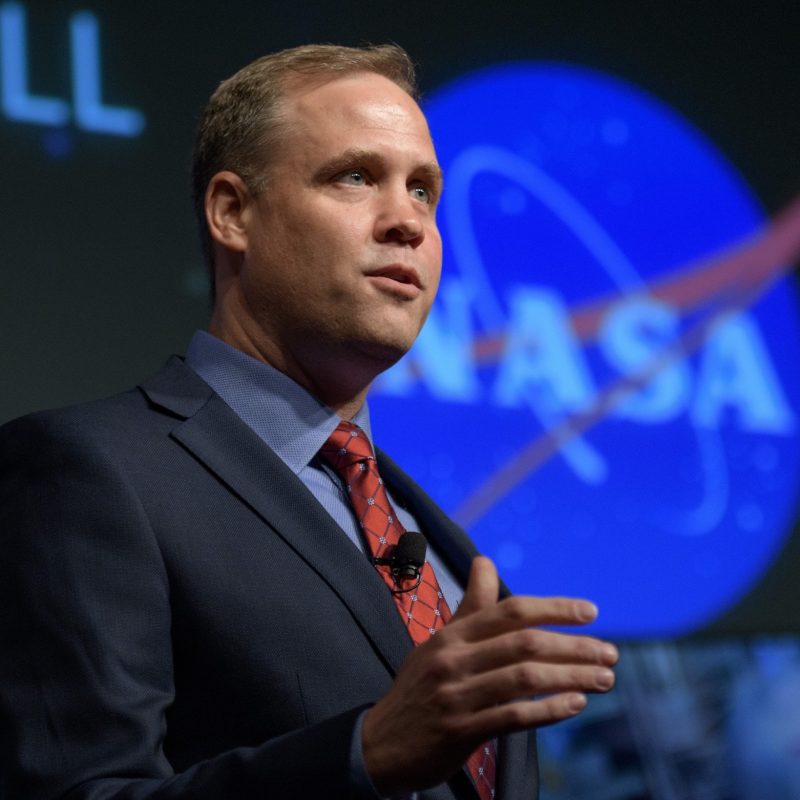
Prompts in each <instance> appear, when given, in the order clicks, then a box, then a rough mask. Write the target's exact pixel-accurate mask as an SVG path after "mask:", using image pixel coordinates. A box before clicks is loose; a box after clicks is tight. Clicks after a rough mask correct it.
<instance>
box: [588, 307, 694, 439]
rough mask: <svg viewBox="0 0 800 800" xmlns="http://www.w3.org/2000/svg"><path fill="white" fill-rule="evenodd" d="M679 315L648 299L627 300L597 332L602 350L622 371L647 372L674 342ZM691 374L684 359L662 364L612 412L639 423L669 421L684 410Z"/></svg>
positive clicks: (606, 319) (608, 316)
mask: <svg viewBox="0 0 800 800" xmlns="http://www.w3.org/2000/svg"><path fill="white" fill-rule="evenodd" d="M679 332H680V316H679V314H678V313H677V312H676V311H675V310H674V309H673V308H671V307H670V306H668V305H666V304H665V303H661V302H659V301H657V300H653V299H651V298H648V297H637V298H634V299H631V300H626V301H624V302H622V303H620V304H618V305H616V306H614V307H612V308H611V309H610V311H609V312H608V313H607V314H606V315H605V317H604V318H603V322H602V324H601V326H600V330H599V331H598V341H599V345H600V349H601V350H602V352H603V355H604V356H605V358H606V360H607V361H608V363H609V364H611V366H613V367H615V368H616V369H617V371H618V372H619V373H620V374H622V375H635V374H636V373H638V372H640V371H642V370H646V369H647V368H648V367H649V366H651V365H652V364H653V363H654V361H656V360H657V359H658V357H659V354H663V353H664V351H665V350H666V349H667V348H668V347H669V346H670V345H671V344H672V343H673V342H674V341H675V340H676V338H677V336H678V334H679ZM691 387H692V375H691V371H690V369H689V365H688V363H687V362H686V361H671V362H670V363H665V364H664V365H663V366H661V367H660V368H659V369H658V370H657V371H656V372H655V374H654V375H653V377H652V378H650V380H648V382H647V383H646V385H645V386H643V387H642V388H641V389H639V390H638V391H635V392H632V393H631V394H629V395H627V396H626V397H625V398H624V399H623V400H622V401H621V402H620V403H619V404H618V405H617V406H616V407H615V408H614V409H613V411H612V413H613V414H614V416H616V417H621V418H624V419H632V420H636V421H637V422H649V423H658V422H667V421H669V420H671V419H674V418H675V417H677V416H678V415H679V414H681V412H682V411H683V410H684V409H685V408H686V404H687V402H688V399H689V393H690V391H691Z"/></svg>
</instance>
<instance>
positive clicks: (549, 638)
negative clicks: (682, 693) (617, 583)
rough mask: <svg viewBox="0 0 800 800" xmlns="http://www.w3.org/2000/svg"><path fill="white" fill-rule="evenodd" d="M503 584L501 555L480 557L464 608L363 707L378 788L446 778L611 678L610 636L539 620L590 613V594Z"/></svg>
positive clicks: (579, 618) (571, 620)
mask: <svg viewBox="0 0 800 800" xmlns="http://www.w3.org/2000/svg"><path fill="white" fill-rule="evenodd" d="M498 592H499V579H498V577H497V571H496V569H495V567H494V564H493V563H492V562H491V561H490V560H489V559H488V558H484V557H482V556H478V557H477V558H476V559H475V560H474V561H473V564H472V570H471V572H470V577H469V582H468V584H467V588H466V591H465V593H464V597H463V599H462V602H461V605H460V606H459V608H458V611H457V612H456V613H455V614H454V615H453V618H452V619H451V620H450V622H449V623H448V624H447V625H446V626H445V627H444V628H443V629H442V630H440V631H439V632H438V633H437V634H436V635H435V636H433V637H432V638H431V639H430V640H429V641H427V642H425V643H424V644H422V645H420V646H419V647H417V648H415V649H414V650H413V651H412V653H411V654H410V655H409V657H408V658H407V659H406V661H405V663H404V664H403V666H402V668H401V669H400V671H399V672H398V674H397V678H396V679H395V682H394V684H393V685H392V688H391V689H390V690H389V692H388V693H387V694H386V695H385V696H384V697H383V698H382V699H381V700H380V701H378V703H376V704H375V706H373V708H371V709H370V710H369V711H368V712H367V714H366V715H365V717H364V727H363V748H364V760H365V764H366V767H367V771H368V772H369V774H370V777H371V778H372V781H373V783H374V784H375V787H376V789H377V790H378V791H379V792H380V793H381V794H384V795H391V794H395V793H398V792H410V791H414V790H418V789H423V788H425V787H428V786H433V785H435V784H437V783H441V782H442V781H444V780H447V778H449V777H450V776H451V775H452V774H453V773H454V772H456V770H458V769H459V767H460V766H461V765H462V764H463V763H464V762H465V761H466V759H467V757H468V756H469V754H470V753H471V752H472V751H473V750H474V749H475V748H476V747H478V745H480V744H482V743H483V742H485V741H487V740H488V739H492V738H494V737H495V736H499V735H501V734H504V733H510V732H513V731H519V730H524V729H526V728H531V727H539V726H542V725H549V724H551V723H553V722H558V721H560V720H563V719H567V718H568V717H572V716H574V715H575V714H577V713H578V712H580V711H581V710H582V709H583V708H584V707H585V705H586V696H585V694H584V693H585V692H605V691H608V690H609V689H610V688H611V687H612V686H613V685H614V673H613V672H612V670H611V669H610V667H612V666H613V665H614V664H615V663H616V661H617V658H618V654H617V650H616V648H615V647H614V646H613V645H611V644H608V643H606V642H602V641H600V640H598V639H594V638H592V637H589V636H578V635H572V634H564V633H556V632H554V631H546V630H540V629H539V628H538V626H541V625H558V626H564V625H585V624H587V623H589V622H592V621H593V620H594V619H595V617H596V616H597V609H596V608H595V606H594V605H593V604H592V603H589V602H587V601H586V600H575V599H570V598H563V597H526V596H517V597H509V598H506V599H504V600H500V601H498ZM534 695H535V696H536V697H534Z"/></svg>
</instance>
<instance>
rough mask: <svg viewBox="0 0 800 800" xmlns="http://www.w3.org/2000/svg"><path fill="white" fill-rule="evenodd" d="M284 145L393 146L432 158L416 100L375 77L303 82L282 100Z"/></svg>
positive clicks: (430, 145)
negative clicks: (379, 144) (382, 144)
mask: <svg viewBox="0 0 800 800" xmlns="http://www.w3.org/2000/svg"><path fill="white" fill-rule="evenodd" d="M282 117H283V121H284V131H285V133H284V136H285V139H284V142H285V144H289V145H290V146H291V145H292V144H299V143H300V144H301V143H303V142H305V143H307V144H309V145H311V146H317V147H320V146H322V147H324V146H325V145H326V144H327V145H328V146H329V147H330V148H335V147H338V146H341V145H343V144H345V145H346V146H348V147H373V146H375V144H376V143H381V142H383V143H385V144H389V143H391V144H392V145H394V146H397V147H401V148H405V149H407V150H409V151H413V150H417V151H419V152H420V153H422V152H423V151H424V153H425V155H424V158H425V160H426V161H427V160H430V159H431V158H433V157H434V156H433V143H432V142H431V137H430V132H429V130H428V123H427V121H426V119H425V116H424V115H423V113H422V111H421V109H420V107H419V106H418V105H417V103H416V101H415V100H414V99H413V98H412V97H411V96H410V95H409V94H408V93H407V92H405V91H404V90H403V89H401V88H400V87H399V86H398V85H397V84H395V83H394V82H393V81H391V80H389V79H388V78H385V77H383V76H382V75H377V74H375V73H369V72H365V73H355V74H352V75H344V76H341V77H337V78H334V79H333V80H324V79H322V80H320V79H317V80H313V79H311V80H304V81H302V82H300V83H299V84H295V85H294V86H291V87H287V92H286V94H285V95H284V98H283V101H282Z"/></svg>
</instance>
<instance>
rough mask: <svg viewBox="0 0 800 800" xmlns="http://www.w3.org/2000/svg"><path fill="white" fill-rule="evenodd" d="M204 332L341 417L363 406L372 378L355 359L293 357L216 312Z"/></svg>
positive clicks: (315, 355)
mask: <svg viewBox="0 0 800 800" xmlns="http://www.w3.org/2000/svg"><path fill="white" fill-rule="evenodd" d="M234 320H235V318H234ZM226 322H227V323H228V324H226ZM208 331H209V333H210V334H211V335H212V336H216V337H217V338H218V339H221V340H222V341H223V342H225V343H226V344H229V345H230V346H231V347H235V348H236V349H237V350H240V351H241V352H243V353H245V354H246V355H249V356H250V357H251V358H255V359H256V360H258V361H262V362H263V363H265V364H269V365H270V366H271V367H273V368H274V369H277V370H279V371H280V372H282V373H283V374H284V375H287V376H288V377H290V378H291V379H292V380H293V381H294V382H295V383H297V384H299V385H300V386H302V387H303V388H304V389H305V390H306V391H307V392H308V393H309V394H311V395H313V396H314V397H316V398H317V400H319V401H320V402H321V403H324V404H325V405H326V406H328V408H330V409H331V410H332V411H334V412H335V413H336V414H337V415H338V416H339V417H340V418H341V419H344V420H349V419H352V418H353V417H354V416H355V414H356V413H357V412H358V410H359V409H360V408H361V407H362V406H363V405H364V401H365V400H366V398H367V392H368V391H369V388H370V385H371V383H372V381H373V379H374V378H375V373H373V371H371V370H358V369H357V364H358V360H357V359H355V358H353V359H337V358H336V357H335V356H334V355H333V354H324V353H319V352H314V353H313V354H312V355H310V356H309V357H308V358H297V357H296V356H295V355H294V354H292V353H287V352H285V351H283V350H281V348H280V347H277V346H275V344H274V343H273V342H272V341H271V340H270V339H267V338H263V337H256V336H252V335H249V332H248V331H247V329H246V328H245V327H243V326H242V325H240V324H238V323H236V322H235V324H230V318H229V319H228V320H227V321H225V322H223V320H222V319H221V318H220V317H219V316H218V315H216V314H215V315H214V316H213V317H212V320H211V323H210V324H209V328H208ZM343 362H344V363H343Z"/></svg>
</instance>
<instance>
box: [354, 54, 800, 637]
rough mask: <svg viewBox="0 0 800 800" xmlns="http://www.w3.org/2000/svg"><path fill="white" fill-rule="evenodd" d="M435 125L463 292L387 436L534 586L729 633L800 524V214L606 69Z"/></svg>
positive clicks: (516, 581)
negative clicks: (799, 257) (794, 281)
mask: <svg viewBox="0 0 800 800" xmlns="http://www.w3.org/2000/svg"><path fill="white" fill-rule="evenodd" d="M426 113H427V115H428V118H429V120H430V124H431V130H432V132H433V137H434V141H435V142H436V146H437V151H438V153H439V158H440V161H441V162H442V165H443V167H444V171H445V175H446V183H447V191H446V192H445V196H444V199H443V204H442V208H441V211H440V215H441V216H440V223H441V227H442V232H443V236H444V239H445V260H444V270H443V279H442V288H441V292H440V295H439V298H438V300H437V303H436V305H435V306H434V309H433V311H432V312H431V316H430V318H429V320H428V322H427V323H426V325H425V328H424V329H423V332H422V334H421V335H420V338H419V340H418V342H417V344H416V345H415V347H414V348H413V350H412V351H411V352H410V353H409V354H408V356H407V357H406V358H404V359H403V360H402V361H401V362H399V363H398V364H397V365H396V366H395V367H394V368H393V369H392V370H390V371H389V372H387V373H386V374H385V375H384V376H382V378H381V379H380V381H379V382H378V383H377V384H376V387H375V392H374V394H373V396H372V399H371V400H370V404H371V408H372V413H373V416H374V418H375V425H376V429H377V430H378V431H379V436H380V440H381V441H382V443H383V445H384V446H385V447H386V449H387V450H389V451H390V452H393V453H396V454H397V455H398V456H399V457H400V461H401V463H403V464H404V466H406V467H407V468H408V469H409V471H410V472H412V473H413V474H414V475H415V476H417V477H419V479H420V481H421V482H422V483H423V485H425V486H427V487H429V489H431V493H432V494H433V496H434V497H435V499H436V500H437V501H439V502H440V503H441V504H442V505H443V507H444V508H445V509H447V510H448V511H449V512H450V513H451V514H453V516H454V517H455V518H456V519H457V520H458V521H459V522H461V523H462V524H464V525H465V526H466V527H467V528H468V529H469V530H470V532H471V533H472V534H473V536H474V538H475V539H476V542H477V544H478V546H479V548H480V549H481V550H482V551H483V552H485V553H486V554H487V555H490V556H492V557H494V558H495V559H496V561H497V562H498V564H499V566H500V568H501V570H502V572H503V574H504V577H505V578H506V580H507V582H508V583H509V585H510V587H511V588H512V590H514V591H516V592H524V593H531V594H571V595H579V596H588V597H591V598H592V599H594V600H596V601H597V602H598V604H599V605H600V608H601V609H602V616H601V620H600V622H598V623H597V624H596V626H595V629H596V630H597V631H598V632H601V633H603V634H606V635H615V636H663V635H675V634H682V633H687V632H689V631H691V630H694V629H696V628H697V627H699V626H701V625H703V624H705V623H707V622H709V621H711V620H712V619H713V618H715V617H716V616H717V615H719V614H720V613H721V612H723V611H724V610H726V609H727V608H729V607H730V606H731V604H733V603H734V602H735V601H736V600H737V599H739V598H740V597H741V596H742V595H743V594H744V593H745V592H746V591H747V590H748V589H750V588H751V587H752V586H753V585H754V583H755V582H756V581H757V580H758V578H759V577H760V576H762V575H763V573H764V571H765V570H766V569H767V567H768V566H769V565H770V563H771V562H772V561H773V560H774V558H775V556H776V555H777V553H778V552H779V550H780V548H781V545H782V544H783V542H784V541H785V538H786V537H787V535H788V533H789V531H790V529H791V524H792V521H793V518H794V514H795V512H796V501H797V494H798V476H799V474H800V447H798V444H800V442H798V424H797V423H798V418H797V409H798V401H799V400H800V370H799V369H798V364H800V352H799V350H800V325H799V320H798V309H797V303H796V298H795V296H794V293H793V288H792V286H791V285H790V280H791V279H790V278H789V277H787V276H786V275H785V272H786V265H787V264H788V263H789V257H790V256H794V255H796V252H794V251H791V248H792V247H794V248H797V246H798V244H800V210H799V209H792V210H790V211H789V212H787V214H786V215H784V218H783V219H781V220H778V221H776V222H775V223H774V225H772V226H771V227H766V226H765V220H764V217H763V214H762V212H761V210H760V209H759V206H758V203H757V201H756V200H755V198H754V197H753V195H752V193H751V192H750V191H749V190H748V188H747V187H746V186H745V185H744V183H743V181H742V180H741V178H740V177H739V176H738V175H737V174H736V172H735V171H734V170H733V168H732V167H731V166H730V165H729V164H727V163H726V162H725V160H724V159H723V158H722V157H721V155H720V154H719V153H718V152H717V151H716V150H715V149H714V147H713V146H712V145H711V144H710V143H709V142H708V141H707V140H706V139H705V138H704V137H703V136H702V135H701V134H699V133H698V132H697V131H696V130H695V129H694V128H693V127H692V126H691V125H690V124H689V123H688V122H687V121H686V120H685V119H682V118H681V117H680V116H679V115H678V114H676V113H675V112H674V111H672V110H671V109H669V108H668V107H666V106H665V105H664V104H662V103H660V102H658V101H657V100H654V99H653V98H651V97H649V96H647V95H645V94H644V93H643V92H641V91H639V90H638V89H636V88H634V87H632V86H630V85H627V84H624V83H622V82H620V81H618V80H614V79H611V78H609V77H608V76H605V75H603V74H601V73H597V72H592V71H589V70H584V69H579V68H573V67H568V66H556V65H525V64H520V65H510V66H503V67H495V68H491V69H488V70H485V71H482V72H479V73H476V74H473V75H470V76H467V77H466V78H463V79H461V80H459V81H457V82H455V83H454V84H452V85H450V86H448V87H445V88H444V89H442V90H441V91H439V92H438V93H436V94H435V95H434V96H432V97H431V98H430V100H429V101H428V103H427V104H426ZM420 424H422V425H423V426H424V429H423V432H422V433H420V430H421V429H420ZM420 436H424V439H425V446H424V448H420V450H419V451H417V450H410V449H409V446H408V443H409V442H413V441H415V440H417V439H419V438H420Z"/></svg>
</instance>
